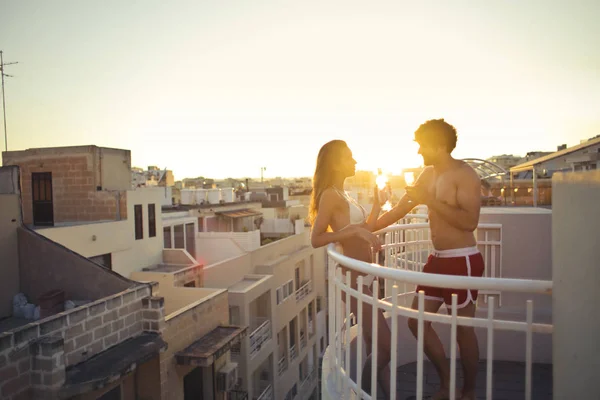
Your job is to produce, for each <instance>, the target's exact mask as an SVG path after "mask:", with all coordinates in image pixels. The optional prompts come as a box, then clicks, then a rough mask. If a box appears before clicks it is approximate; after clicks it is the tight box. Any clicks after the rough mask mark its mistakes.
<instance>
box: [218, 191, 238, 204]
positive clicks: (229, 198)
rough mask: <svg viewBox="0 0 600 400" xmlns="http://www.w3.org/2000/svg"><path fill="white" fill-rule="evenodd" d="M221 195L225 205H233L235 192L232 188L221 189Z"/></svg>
mask: <svg viewBox="0 0 600 400" xmlns="http://www.w3.org/2000/svg"><path fill="white" fill-rule="evenodd" d="M221 193H222V196H223V201H224V202H225V203H233V202H234V201H235V192H234V190H233V188H224V189H221Z"/></svg>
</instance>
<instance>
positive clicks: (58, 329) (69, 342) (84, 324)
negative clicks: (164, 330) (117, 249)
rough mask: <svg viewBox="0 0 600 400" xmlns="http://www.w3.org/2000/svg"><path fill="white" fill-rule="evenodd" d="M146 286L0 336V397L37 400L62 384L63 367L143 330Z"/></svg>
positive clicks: (82, 359)
mask: <svg viewBox="0 0 600 400" xmlns="http://www.w3.org/2000/svg"><path fill="white" fill-rule="evenodd" d="M150 294H151V289H150V287H148V286H139V287H137V288H133V289H129V290H126V291H124V292H122V293H119V294H116V295H114V296H111V297H109V298H108V299H102V300H99V301H95V302H92V303H89V304H86V305H84V306H82V307H78V308H76V309H73V310H70V311H67V312H63V313H60V314H57V315H55V316H53V317H50V318H47V319H45V320H42V321H39V322H34V323H31V324H28V325H26V326H24V327H22V328H21V329H19V330H17V331H13V332H10V333H4V334H2V335H0V398H2V399H3V400H4V399H6V400H21V399H30V398H39V397H40V395H41V394H48V393H50V394H51V393H52V389H56V388H58V387H60V386H62V385H63V383H64V379H65V373H64V370H65V367H67V366H70V365H74V364H77V363H79V362H82V361H85V360H87V359H89V358H90V357H92V356H94V355H96V354H98V353H100V352H102V351H104V350H106V349H108V348H110V347H112V346H114V345H116V344H118V343H120V342H122V341H123V340H126V339H128V338H130V337H133V336H137V335H139V334H140V333H142V331H143V325H142V324H143V307H144V305H143V304H142V303H143V301H144V299H145V298H148V297H149V296H150Z"/></svg>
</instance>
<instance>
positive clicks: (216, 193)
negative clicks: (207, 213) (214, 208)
mask: <svg viewBox="0 0 600 400" xmlns="http://www.w3.org/2000/svg"><path fill="white" fill-rule="evenodd" d="M208 202H209V203H210V204H219V203H220V202H221V189H208Z"/></svg>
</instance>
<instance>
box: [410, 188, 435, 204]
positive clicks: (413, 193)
mask: <svg viewBox="0 0 600 400" xmlns="http://www.w3.org/2000/svg"><path fill="white" fill-rule="evenodd" d="M406 194H407V195H408V197H409V199H410V200H411V201H413V202H415V203H417V204H425V205H427V204H429V203H430V202H431V201H432V200H433V199H434V197H433V196H432V195H431V192H430V191H429V190H428V188H427V187H426V186H425V185H415V186H407V187H406Z"/></svg>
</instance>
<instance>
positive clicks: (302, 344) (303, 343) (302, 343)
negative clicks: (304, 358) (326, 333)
mask: <svg viewBox="0 0 600 400" xmlns="http://www.w3.org/2000/svg"><path fill="white" fill-rule="evenodd" d="M306 345H307V340H306V335H305V334H304V332H301V333H300V351H302V350H304V348H305V347H306Z"/></svg>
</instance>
